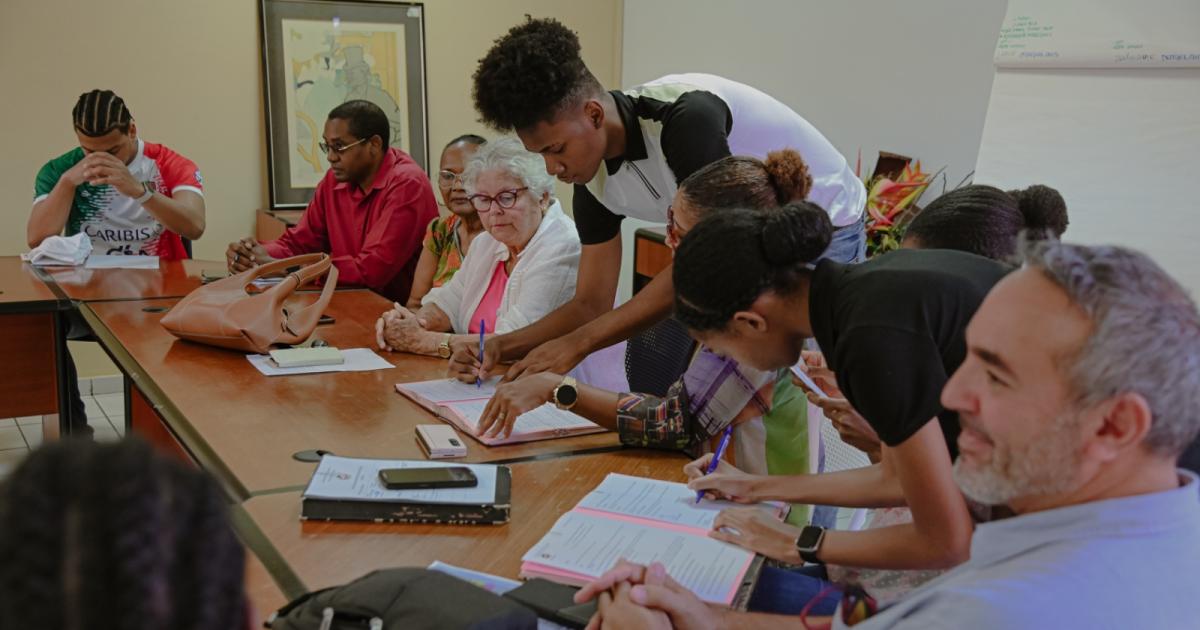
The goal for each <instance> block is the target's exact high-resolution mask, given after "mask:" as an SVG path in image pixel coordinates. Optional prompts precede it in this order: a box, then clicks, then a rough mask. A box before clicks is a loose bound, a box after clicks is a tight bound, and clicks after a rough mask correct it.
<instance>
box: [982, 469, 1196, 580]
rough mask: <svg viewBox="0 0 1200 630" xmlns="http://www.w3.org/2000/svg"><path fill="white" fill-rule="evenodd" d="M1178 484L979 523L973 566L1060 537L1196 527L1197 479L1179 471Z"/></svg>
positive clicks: (1130, 534) (1033, 547)
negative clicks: (1158, 490)
mask: <svg viewBox="0 0 1200 630" xmlns="http://www.w3.org/2000/svg"><path fill="white" fill-rule="evenodd" d="M1179 477H1180V485H1179V487H1177V488H1173V489H1171V490H1167V491H1164V492H1154V493H1151V494H1139V495H1135V496H1130V497H1120V498H1116V499H1107V500H1104V501H1092V502H1089V503H1081V504H1079V505H1069V506H1066V507H1062V508H1056V509H1052V510H1046V511H1043V512H1032V513H1029V514H1022V515H1018V516H1014V517H1011V518H1007V519H1003V520H999V521H994V522H991V523H982V524H980V525H978V526H977V527H976V529H975V534H974V536H972V537H971V559H970V560H968V561H967V562H968V564H969V565H971V566H974V567H981V566H986V565H992V564H997V563H999V562H1002V561H1004V560H1006V559H1008V558H1012V557H1014V556H1018V555H1021V554H1025V553H1029V552H1031V551H1032V550H1033V549H1035V548H1036V547H1041V546H1044V545H1047V544H1051V543H1055V542H1060V541H1069V540H1074V541H1079V540H1084V539H1096V538H1105V537H1111V536H1114V535H1117V536H1130V537H1136V535H1137V534H1143V533H1151V532H1161V531H1167V530H1172V529H1178V528H1181V527H1182V528H1186V529H1191V528H1196V527H1200V483H1198V482H1197V476H1196V475H1195V474H1193V473H1191V472H1188V471H1186V470H1180V471H1179Z"/></svg>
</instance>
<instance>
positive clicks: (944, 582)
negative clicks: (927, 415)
mask: <svg viewBox="0 0 1200 630" xmlns="http://www.w3.org/2000/svg"><path fill="white" fill-rule="evenodd" d="M1021 253H1022V255H1023V258H1024V265H1023V266H1022V268H1021V269H1020V270H1018V271H1015V272H1013V273H1011V274H1009V275H1008V276H1007V277H1005V278H1004V279H1003V280H1001V281H1000V282H999V283H998V284H996V286H995V287H994V288H993V289H992V290H991V292H989V293H988V295H987V297H986V298H985V299H984V301H983V303H982V304H981V305H980V307H979V310H978V311H977V312H976V313H975V316H974V317H973V318H972V320H971V323H970V325H969V326H968V327H967V333H966V342H967V358H966V360H965V361H964V362H963V363H962V365H961V366H960V367H959V368H958V370H957V371H956V372H955V373H954V375H953V376H952V377H951V378H950V380H949V382H948V383H947V384H946V386H945V388H944V390H943V392H942V404H943V405H944V406H945V407H946V408H947V409H949V410H951V411H955V412H957V413H958V414H959V421H960V423H961V424H962V432H961V434H960V435H959V437H958V447H959V456H958V459H957V460H956V461H955V463H954V479H955V481H956V482H957V484H958V486H959V487H960V488H961V489H962V491H963V493H964V494H966V496H967V497H969V498H971V499H973V500H975V501H977V502H980V503H985V504H991V505H1006V506H1008V507H1009V508H1010V509H1011V510H1012V511H1013V512H1014V513H1015V516H1012V517H1009V518H1006V519H1001V520H996V521H992V522H988V523H983V524H980V525H978V526H977V527H976V529H975V532H974V534H973V536H972V538H971V548H970V559H969V560H968V561H967V562H966V563H964V564H962V565H959V566H958V567H957V568H955V569H953V570H951V571H949V572H947V573H946V574H944V575H942V576H941V577H939V578H936V579H934V580H933V581H931V582H929V583H927V584H926V585H925V586H922V587H921V588H919V589H917V590H915V591H912V592H911V593H909V594H908V595H907V596H906V597H905V598H904V599H902V600H900V601H899V602H896V603H895V604H893V605H891V606H889V607H887V608H884V609H883V610H881V611H879V612H878V613H876V614H874V615H873V616H870V617H868V618H866V619H862V617H863V616H864V615H863V613H864V609H866V608H867V607H866V606H862V605H859V606H855V607H846V606H845V603H846V602H845V600H843V602H842V607H839V609H838V611H837V612H836V613H835V614H834V616H833V620H832V624H833V627H834V628H843V629H844V628H847V627H848V624H847V623H846V621H847V620H850V621H851V622H852V625H853V627H854V629H855V630H869V629H872V628H875V629H878V628H912V629H916V628H921V629H928V628H945V629H961V628H970V629H971V630H993V629H995V630H1001V629H1005V630H1007V629H1010V628H1071V629H1075V628H1081V629H1082V628H1087V629H1089V630H1091V629H1097V628H1114V629H1116V628H1121V629H1126V628H1156V629H1157V628H1162V629H1172V630H1173V629H1176V628H1195V627H1197V624H1198V623H1200V590H1198V589H1197V587H1196V576H1197V575H1200V479H1198V478H1197V476H1196V475H1195V474H1194V473H1191V472H1188V471H1186V470H1179V469H1177V468H1176V461H1177V460H1178V458H1179V455H1180V453H1182V452H1183V450H1184V449H1185V448H1186V447H1187V446H1188V444H1190V443H1191V442H1192V441H1193V440H1194V439H1195V438H1196V435H1197V433H1198V432H1200V313H1197V310H1196V305H1195V303H1194V302H1193V301H1192V300H1191V299H1190V298H1189V297H1188V295H1187V293H1186V292H1185V291H1184V289H1183V288H1182V287H1181V286H1180V285H1179V284H1178V283H1176V282H1175V281H1174V280H1172V279H1171V278H1170V277H1169V276H1168V275H1167V274H1166V273H1165V272H1164V271H1163V270H1162V269H1161V268H1159V267H1158V266H1157V265H1156V264H1155V263H1154V262H1153V261H1151V260H1150V259H1149V258H1148V257H1146V256H1145V255H1143V254H1140V253H1138V252H1134V251H1131V250H1128V249H1124V248H1120V247H1085V246H1081V245H1064V244H1062V243H1059V242H1057V241H1045V242H1038V243H1023V244H1022V247H1021ZM612 576H617V577H615V578H614V577H612ZM606 580H607V582H606ZM598 582H599V583H607V584H611V583H614V582H615V583H617V584H616V587H615V588H614V589H613V590H614V594H612V595H611V596H610V598H609V599H608V600H605V599H603V598H601V601H600V612H599V616H598V617H597V618H594V619H593V625H597V623H596V622H597V621H599V622H600V624H598V625H600V626H601V627H606V624H607V625H613V626H615V625H617V624H618V621H619V620H627V619H634V618H636V619H638V620H639V621H638V623H639V625H640V626H641V627H656V628H667V627H673V628H684V629H689V630H690V629H709V628H732V627H736V628H782V627H796V628H799V627H804V628H809V627H814V624H818V623H824V622H826V621H828V620H827V619H821V620H817V619H813V618H812V617H810V618H808V619H807V620H804V619H802V618H800V617H787V616H780V615H766V614H755V613H742V612H733V611H730V610H728V609H723V610H717V609H713V608H709V607H708V606H706V605H705V604H704V603H703V602H701V601H700V600H699V599H698V598H697V597H696V596H695V595H693V594H692V593H691V592H690V591H688V590H687V589H685V588H683V587H682V586H680V585H679V584H678V583H677V582H675V581H674V580H673V579H671V577H670V576H668V575H667V574H666V571H665V569H664V568H663V566H662V565H661V564H657V563H656V564H652V565H651V566H649V567H641V566H639V565H632V564H627V563H626V564H622V565H621V566H618V567H617V568H616V569H614V570H613V571H611V572H610V575H609V576H606V577H602V578H600V580H598ZM588 588H592V589H593V590H603V589H602V588H601V589H596V588H594V587H588ZM584 590H585V591H586V590H587V588H585V589H584ZM844 608H849V610H845V609H844ZM647 613H648V615H647ZM635 614H641V615H642V616H640V617H634V616H633V615H635ZM821 627H827V626H821Z"/></svg>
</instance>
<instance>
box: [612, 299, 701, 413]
mask: <svg viewBox="0 0 1200 630" xmlns="http://www.w3.org/2000/svg"><path fill="white" fill-rule="evenodd" d="M695 344H696V342H695V340H693V339H692V338H691V337H690V336H688V333H687V328H685V327H684V326H683V324H680V323H679V322H678V321H676V320H675V319H674V318H670V317H669V318H667V319H664V320H663V321H661V322H659V323H657V324H655V325H654V326H652V327H651V328H649V329H647V330H644V331H642V332H641V333H639V334H638V335H637V336H635V337H634V338H632V339H630V340H629V343H628V344H626V346H625V376H626V378H628V379H629V391H632V392H638V393H643V394H651V395H653V396H664V395H666V393H667V389H668V388H670V387H671V384H672V383H674V382H675V381H677V380H679V377H680V376H683V373H684V371H685V370H687V366H688V362H689V360H690V359H691V357H692V350H693V348H695Z"/></svg>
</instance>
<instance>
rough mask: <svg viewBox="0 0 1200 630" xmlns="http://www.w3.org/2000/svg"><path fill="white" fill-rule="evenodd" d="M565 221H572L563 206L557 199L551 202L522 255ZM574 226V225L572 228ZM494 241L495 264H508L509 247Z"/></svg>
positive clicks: (493, 257) (522, 249)
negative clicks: (557, 223)
mask: <svg viewBox="0 0 1200 630" xmlns="http://www.w3.org/2000/svg"><path fill="white" fill-rule="evenodd" d="M552 199H553V198H552ZM563 220H567V221H569V220H570V219H567V214H566V213H565V212H563V209H562V204H560V203H559V202H558V200H557V199H553V200H552V201H551V202H550V207H549V208H547V209H546V213H545V214H543V215H542V222H541V223H539V224H538V229H537V231H535V232H534V233H533V236H532V237H530V239H529V242H528V243H525V247H523V248H521V253H522V254H524V253H525V252H528V251H529V250H530V249H531V248H533V247H534V246H536V245H537V243H538V242H539V241H540V240H544V239H545V234H546V231H547V230H549V229H551V226H552V224H553V223H554V222H555V221H563ZM573 225H574V224H573V223H572V226H573ZM485 233H486V232H485ZM492 240H493V241H494V242H495V243H496V245H497V247H496V249H495V250H494V251H493V252H492V259H493V260H492V262H493V264H494V263H498V262H507V261H508V258H509V251H508V246H507V245H505V244H504V243H501V242H500V241H497V240H495V239H494V238H493V239H492ZM514 271H515V270H514Z"/></svg>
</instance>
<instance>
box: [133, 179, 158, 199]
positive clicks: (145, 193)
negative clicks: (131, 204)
mask: <svg viewBox="0 0 1200 630" xmlns="http://www.w3.org/2000/svg"><path fill="white" fill-rule="evenodd" d="M153 196H154V191H153V190H150V187H149V186H147V185H146V182H142V195H141V196H140V197H138V198H137V199H134V201H136V202H138V203H146V202H147V201H150V198H151V197H153Z"/></svg>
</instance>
